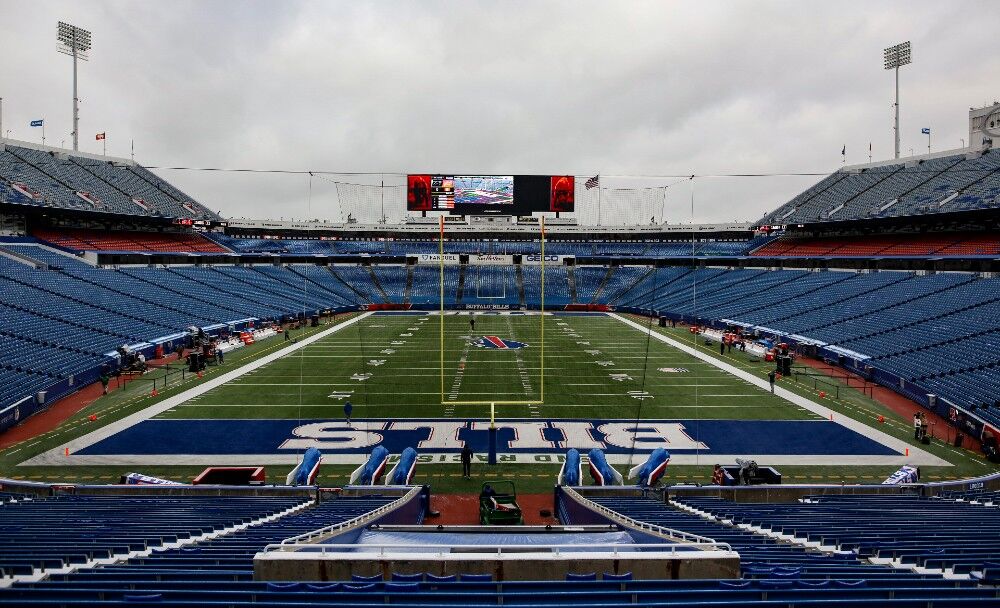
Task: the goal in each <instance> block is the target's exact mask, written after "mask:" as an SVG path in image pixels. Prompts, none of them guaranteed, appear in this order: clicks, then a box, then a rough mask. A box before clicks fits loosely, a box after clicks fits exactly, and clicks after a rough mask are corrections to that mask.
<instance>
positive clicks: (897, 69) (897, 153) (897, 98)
mask: <svg viewBox="0 0 1000 608" xmlns="http://www.w3.org/2000/svg"><path fill="white" fill-rule="evenodd" d="M895 105H896V127H895V131H896V158H899V66H898V65H897V66H896V104H895Z"/></svg>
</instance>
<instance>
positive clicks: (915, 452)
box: [608, 313, 952, 467]
mask: <svg viewBox="0 0 1000 608" xmlns="http://www.w3.org/2000/svg"><path fill="white" fill-rule="evenodd" d="M608 316H609V317H611V318H613V319H617V320H619V321H621V322H622V323H624V324H626V325H628V326H629V327H632V328H634V329H637V330H639V331H640V332H642V333H644V334H649V335H650V336H652V337H653V338H654V339H656V340H659V341H660V342H663V343H665V344H669V345H670V346H673V347H674V348H676V349H678V350H680V351H683V352H685V353H687V354H689V355H691V356H692V357H696V358H698V359H700V360H702V361H706V362H708V363H711V364H712V365H714V366H715V367H717V368H719V369H721V370H722V371H725V372H728V373H730V374H732V375H733V376H736V377H737V378H739V379H741V380H743V381H745V382H748V383H750V384H752V385H754V386H757V387H759V388H762V389H764V390H767V391H769V390H770V386H769V384H768V382H767V381H766V380H764V379H763V378H758V377H757V376H755V375H753V374H751V373H750V372H747V371H744V370H742V369H739V368H738V367H735V366H732V365H730V364H728V363H726V362H725V361H719V360H718V359H716V358H715V357H712V356H711V355H708V354H705V353H703V352H701V351H700V350H698V349H696V348H692V347H690V346H688V345H687V344H684V343H682V342H678V341H677V340H674V339H672V338H669V337H667V336H664V335H663V334H661V333H659V332H656V331H653V330H652V329H651V328H647V327H645V326H643V325H641V324H639V323H636V322H635V321H632V320H631V319H626V318H625V317H622V316H621V315H618V314H616V313H609V314H608ZM774 394H775V395H777V396H779V397H781V398H783V399H785V400H786V401H788V402H790V403H792V404H794V405H797V406H799V407H801V408H802V409H805V410H808V411H810V412H812V413H814V414H816V415H818V416H821V417H823V418H826V419H828V420H829V419H831V417H832V420H833V421H834V422H835V423H837V424H839V425H840V426H843V427H845V428H848V429H851V430H852V431H854V432H856V433H858V434H860V435H862V436H864V437H868V438H869V439H872V440H873V441H877V442H878V443H881V444H882V445H884V446H886V447H887V448H890V449H892V450H895V451H897V452H899V454H901V455H902V454H905V453H906V450H909V451H910V455H909V456H893V457H886V456H864V457H861V456H859V457H857V458H859V459H861V460H863V461H864V462H858V463H857V464H897V463H898V464H918V465H924V466H939V467H948V466H952V465H951V463H949V462H947V461H945V460H943V459H941V458H938V457H937V456H935V455H934V454H931V453H930V452H927V451H926V450H922V449H920V448H918V447H916V446H911V445H910V444H908V443H906V442H905V441H903V440H902V439H896V438H895V437H892V436H890V435H887V434H885V433H883V432H882V431H880V430H878V429H876V428H873V427H870V426H868V425H867V424H865V423H863V422H858V421H857V420H854V419H853V418H850V417H848V416H844V415H843V414H841V413H839V412H835V411H833V410H831V409H830V408H828V407H826V406H825V405H820V404H819V403H816V402H815V401H812V400H811V399H806V398H805V397H802V396H800V395H797V394H795V393H793V392H791V391H789V390H787V389H784V388H782V387H780V386H775V387H774ZM886 458H891V459H893V462H891V463H890V462H880V460H884V459H886ZM768 460H769V461H770V460H772V459H771V458H770V457H768ZM831 460H832V459H831ZM671 462H674V460H671ZM801 464H806V463H805V461H803V462H802V463H801Z"/></svg>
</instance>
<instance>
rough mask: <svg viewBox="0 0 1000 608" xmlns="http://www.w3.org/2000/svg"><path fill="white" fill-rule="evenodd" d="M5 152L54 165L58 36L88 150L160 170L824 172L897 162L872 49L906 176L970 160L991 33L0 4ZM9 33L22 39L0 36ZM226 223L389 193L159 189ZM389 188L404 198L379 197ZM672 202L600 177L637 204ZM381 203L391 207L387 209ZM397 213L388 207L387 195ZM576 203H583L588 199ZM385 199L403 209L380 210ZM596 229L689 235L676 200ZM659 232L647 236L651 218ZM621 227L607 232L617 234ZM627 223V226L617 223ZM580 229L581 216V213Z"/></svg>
mask: <svg viewBox="0 0 1000 608" xmlns="http://www.w3.org/2000/svg"><path fill="white" fill-rule="evenodd" d="M0 18H2V20H3V22H4V23H5V24H6V27H5V28H4V34H3V35H2V36H0V54H2V56H3V57H4V61H3V62H2V63H0V96H2V97H3V98H4V110H5V112H4V129H8V128H9V129H11V136H12V137H15V138H19V139H27V140H37V139H38V138H39V136H40V133H38V132H37V129H35V130H32V129H29V128H28V126H27V124H28V121H29V120H30V119H32V118H41V117H44V118H45V119H46V124H47V136H48V143H50V144H59V143H60V142H61V141H62V140H63V139H65V140H66V141H67V145H68V142H69V139H70V138H69V131H70V129H71V114H70V108H71V105H70V60H69V59H68V58H66V57H64V56H60V55H58V54H57V53H56V51H55V42H54V38H55V25H56V22H57V21H58V20H60V19H62V20H67V21H71V22H73V23H75V24H77V25H80V26H82V27H87V28H89V29H91V30H92V31H93V32H94V49H93V52H92V53H91V61H90V62H89V63H87V64H84V65H83V66H82V69H81V97H82V98H83V106H82V120H81V144H82V148H83V149H85V150H88V151H100V145H99V143H98V142H96V141H94V133H97V132H100V131H107V132H108V137H109V139H108V144H109V147H108V152H109V153H111V154H115V155H119V156H128V154H129V142H130V140H132V139H134V140H135V142H136V158H137V160H139V161H140V162H143V163H145V164H149V165H157V166H192V167H251V168H262V169H303V170H317V171H318V170H329V171H342V172H357V171H360V172H371V173H379V172H386V173H399V172H407V171H436V170H440V171H451V170H454V171H477V172H494V173H550V172H551V173H573V174H576V175H579V176H589V175H592V174H594V173H597V172H601V173H602V174H604V175H608V176H636V175H669V174H681V175H687V174H691V173H699V174H700V173H769V172H776V173H782V172H800V171H832V170H834V169H836V168H837V167H838V166H839V164H840V161H841V157H840V149H841V147H842V146H844V145H846V146H847V153H848V154H847V160H848V162H850V163H854V162H863V161H866V160H867V154H868V144H869V142H872V146H873V150H874V157H875V159H880V158H886V157H888V156H889V155H891V153H892V130H891V127H892V92H893V81H892V76H891V74H890V73H888V72H885V71H884V70H883V69H882V66H881V52H882V48H883V47H885V46H887V45H889V44H893V43H896V42H899V41H902V40H906V39H909V40H912V41H913V45H914V64H913V65H911V66H908V67H907V68H904V71H903V75H902V76H903V93H902V95H903V98H902V101H903V123H902V139H903V151H904V154H908V153H909V149H910V148H913V149H914V151H915V152H916V153H920V152H921V151H924V150H926V138H925V137H924V136H921V135H920V128H921V127H931V128H932V129H933V133H934V144H935V149H937V150H941V149H945V148H955V147H958V146H959V143H960V142H959V140H960V138H963V137H967V117H966V114H965V112H966V108H968V107H969V106H970V105H978V104H981V103H983V102H992V101H993V100H994V98H995V97H996V95H997V94H998V92H997V90H996V88H995V87H996V84H995V83H996V77H995V75H996V74H1000V55H998V54H997V53H995V52H991V50H990V47H989V46H988V44H987V43H986V41H987V40H989V39H991V37H992V35H993V33H994V32H996V31H997V30H998V27H1000V12H998V11H996V10H995V4H994V3H992V2H990V1H988V0H986V1H980V2H948V3H942V2H929V1H920V2H913V1H909V2H879V3H871V2H860V1H851V2H839V3H824V4H820V3H814V2H801V1H799V2H740V3H733V2H698V3H690V2H687V3H667V2H628V3H621V2H618V3H612V2H529V1H518V2H458V1H455V2H421V3H414V2H401V1H397V2H378V3H359V2H273V1H262V0H256V1H245V2H233V1H213V2H194V1H191V2H176V1H171V2H156V3H154V2H134V1H130V2H125V1H114V2H108V1H92V2H86V3H84V2H59V1H52V2H45V3H39V2H35V1H31V0H0ZM11 24H16V27H11ZM161 173H162V174H163V175H164V176H166V177H167V178H168V179H170V180H172V181H173V182H175V183H176V184H177V185H178V186H180V187H181V188H182V189H184V190H186V191H187V192H189V193H190V194H192V195H193V196H195V197H196V198H197V199H198V200H200V201H202V202H204V203H205V204H207V205H209V206H210V207H212V208H213V209H218V210H221V211H222V212H223V214H225V215H229V216H236V217H241V216H248V217H280V216H283V217H286V218H289V217H297V218H303V217H307V216H308V217H320V218H327V219H333V220H339V219H342V218H343V217H344V215H345V214H346V213H348V212H352V213H354V215H356V216H360V217H362V218H363V219H371V218H373V217H375V215H377V213H375V212H374V209H376V207H377V208H378V209H381V197H380V196H377V195H375V194H373V193H372V191H369V190H366V189H360V188H351V187H346V186H341V187H339V188H338V187H337V186H336V185H334V184H333V183H331V181H341V182H345V181H350V182H358V181H362V182H365V183H379V182H380V181H382V179H383V178H382V177H381V176H378V175H375V176H369V177H364V178H362V177H348V176H324V177H316V178H314V179H313V180H312V196H311V198H310V191H309V178H308V176H285V175H242V174H231V173H198V172H188V171H162V172H161ZM385 179H386V180H388V181H389V182H390V183H393V184H398V183H399V179H400V178H399V177H397V176H388V177H386V178H385ZM672 181H675V180H670V179H652V178H643V179H636V178H628V177H608V178H606V179H605V183H606V184H607V185H610V186H613V187H620V188H630V187H638V186H648V185H657V184H659V185H662V184H666V183H670V182H672ZM812 181H814V180H812V179H811V178H802V177H773V178H746V179H737V178H715V179H699V180H696V182H695V184H694V198H695V207H696V208H695V213H694V219H696V220H698V221H728V220H733V219H756V218H758V217H760V216H761V215H763V213H764V212H766V211H767V210H769V209H772V208H774V207H775V206H777V205H779V204H780V203H782V202H784V201H785V200H787V199H788V198H789V197H791V196H792V195H794V194H795V193H796V192H798V191H799V190H801V189H802V188H803V187H805V186H807V185H808V184H809V183H811V182H812ZM398 191H399V189H398V188H397V189H396V190H394V191H393V192H398ZM390 194H392V193H391V192H390ZM593 194H594V193H593V192H591V193H588V196H587V199H588V201H590V200H591V199H593V198H594V196H593ZM396 198H397V199H398V196H397V197H396ZM606 200H607V204H609V205H610V204H612V203H613V201H618V203H617V204H618V205H619V207H618V208H617V209H604V210H603V212H602V219H604V220H605V221H608V220H609V217H610V218H611V221H619V220H622V219H623V218H628V219H630V220H633V221H637V220H638V219H640V218H642V219H647V218H646V215H648V214H649V213H647V212H650V211H651V212H652V213H655V214H656V215H657V217H658V218H659V217H661V215H662V216H664V217H666V218H667V219H669V220H672V221H687V220H689V219H691V217H692V214H691V210H690V203H691V190H690V185H689V184H686V183H685V184H681V185H678V186H675V187H672V188H670V189H669V190H667V193H666V197H665V199H664V197H663V195H662V193H661V194H660V195H659V198H658V199H657V198H656V197H652V196H649V195H642V196H640V195H636V197H635V199H634V200H635V201H636V207H635V208H633V209H624V208H623V206H626V205H627V202H628V201H629V200H630V199H628V198H627V197H625V198H622V196H618V197H617V198H616V197H612V196H609V197H607V199H606ZM661 210H662V213H661ZM612 211H615V212H614V213H610V214H609V212H612ZM626 211H627V213H626ZM581 218H582V219H583V220H585V221H593V220H595V219H596V210H594V209H592V208H590V207H589V206H588V208H587V209H586V210H584V211H582V212H581Z"/></svg>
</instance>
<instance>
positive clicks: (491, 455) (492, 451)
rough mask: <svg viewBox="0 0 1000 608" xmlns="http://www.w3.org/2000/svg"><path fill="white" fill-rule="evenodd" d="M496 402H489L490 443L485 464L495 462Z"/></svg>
mask: <svg viewBox="0 0 1000 608" xmlns="http://www.w3.org/2000/svg"><path fill="white" fill-rule="evenodd" d="M496 407H497V404H496V403H491V404H490V443H489V451H488V452H487V455H486V464H496V463H497V425H496Z"/></svg>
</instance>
